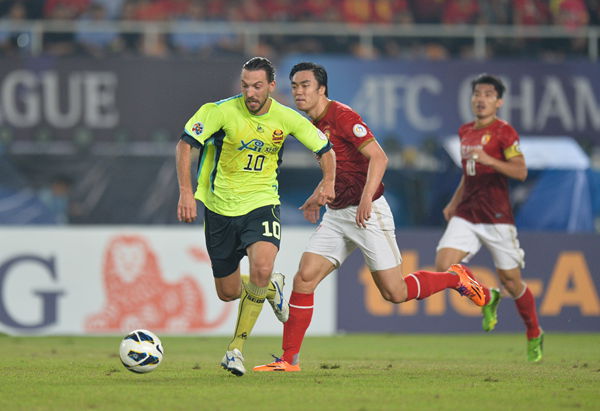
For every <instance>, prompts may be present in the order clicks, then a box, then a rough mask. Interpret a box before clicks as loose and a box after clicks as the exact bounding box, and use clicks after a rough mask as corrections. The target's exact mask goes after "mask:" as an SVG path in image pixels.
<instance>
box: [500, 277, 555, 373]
mask: <svg viewBox="0 0 600 411" xmlns="http://www.w3.org/2000/svg"><path fill="white" fill-rule="evenodd" d="M496 271H497V273H498V276H499V277H500V282H501V283H502V285H503V286H504V288H506V290H507V291H508V293H509V294H510V295H511V296H512V298H513V299H514V301H515V305H516V306H517V311H518V312H519V315H520V316H521V318H522V319H523V322H524V323H525V327H526V334H527V340H528V345H527V347H528V348H527V357H528V359H529V361H532V362H538V361H540V360H541V359H542V354H543V353H542V338H543V337H542V329H541V327H540V324H539V321H538V316H537V310H536V307H535V297H534V296H533V294H532V292H531V290H530V289H529V287H528V286H527V284H525V283H524V282H523V280H522V277H521V269H520V268H519V267H516V268H513V269H511V270H502V269H497V270H496Z"/></svg>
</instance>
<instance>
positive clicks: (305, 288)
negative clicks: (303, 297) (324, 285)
mask: <svg viewBox="0 0 600 411" xmlns="http://www.w3.org/2000/svg"><path fill="white" fill-rule="evenodd" d="M318 283H319V282H318V277H317V276H316V275H313V274H311V273H310V272H307V271H302V270H301V271H298V273H297V274H296V275H295V276H294V291H296V292H299V293H304V294H310V293H313V292H314V291H315V289H316V288H317V284H318Z"/></svg>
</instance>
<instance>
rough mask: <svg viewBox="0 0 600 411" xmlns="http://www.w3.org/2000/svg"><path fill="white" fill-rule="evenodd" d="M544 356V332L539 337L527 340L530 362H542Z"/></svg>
mask: <svg viewBox="0 0 600 411" xmlns="http://www.w3.org/2000/svg"><path fill="white" fill-rule="evenodd" d="M543 354H544V332H543V331H542V332H541V333H540V336H539V337H536V338H532V339H531V340H527V360H528V361H529V362H540V361H541V360H542V356H543Z"/></svg>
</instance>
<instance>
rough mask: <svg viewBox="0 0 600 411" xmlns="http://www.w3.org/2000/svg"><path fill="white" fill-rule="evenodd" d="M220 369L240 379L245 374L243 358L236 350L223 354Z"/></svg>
mask: <svg viewBox="0 0 600 411" xmlns="http://www.w3.org/2000/svg"><path fill="white" fill-rule="evenodd" d="M221 367H223V369H225V370H227V371H229V372H230V373H232V374H234V375H237V376H238V377H241V376H242V375H244V374H245V373H246V368H244V356H243V355H242V353H241V352H240V350H238V349H237V348H234V349H233V351H226V352H225V356H224V357H223V359H222V360H221Z"/></svg>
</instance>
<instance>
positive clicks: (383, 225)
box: [305, 196, 402, 271]
mask: <svg viewBox="0 0 600 411" xmlns="http://www.w3.org/2000/svg"><path fill="white" fill-rule="evenodd" d="M357 208H358V207H357V206H349V207H346V208H342V209H339V210H332V209H327V211H326V212H325V214H324V215H323V221H322V222H321V224H320V225H319V227H317V229H316V230H315V232H314V233H313V234H312V235H311V237H310V240H309V241H308V246H307V247H306V250H305V251H307V252H309V253H314V254H318V255H321V256H323V257H325V258H326V259H328V260H329V261H331V263H332V264H333V265H335V267H336V268H337V267H339V266H340V265H341V264H342V263H343V262H344V260H345V259H346V258H347V257H348V256H349V255H350V253H352V252H353V251H354V250H355V249H356V248H357V247H358V248H359V249H360V251H361V252H362V254H363V256H364V258H365V262H366V263H367V266H368V267H369V269H370V270H371V271H379V270H387V269H388V268H393V267H396V266H397V265H399V264H400V263H401V262H402V257H401V255H400V250H399V249H398V244H397V243H396V232H395V230H396V227H395V225H394V216H393V215H392V211H391V210H390V206H389V205H388V203H387V201H386V200H385V198H384V197H383V196H381V197H379V198H378V199H377V200H375V201H374V202H373V208H372V212H371V218H370V219H369V220H368V221H367V222H366V225H367V227H366V228H359V227H358V225H357V224H356V221H355V218H356V209H357Z"/></svg>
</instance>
